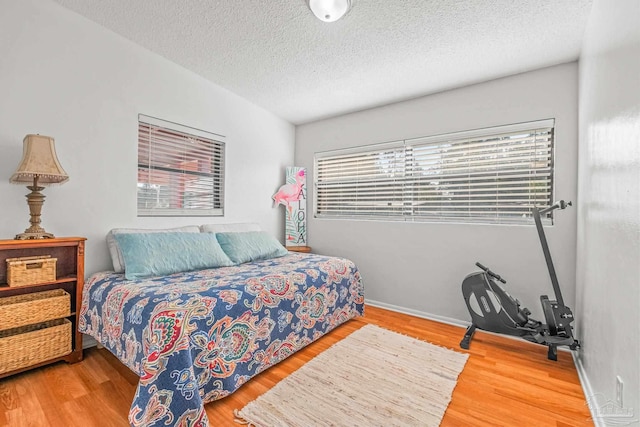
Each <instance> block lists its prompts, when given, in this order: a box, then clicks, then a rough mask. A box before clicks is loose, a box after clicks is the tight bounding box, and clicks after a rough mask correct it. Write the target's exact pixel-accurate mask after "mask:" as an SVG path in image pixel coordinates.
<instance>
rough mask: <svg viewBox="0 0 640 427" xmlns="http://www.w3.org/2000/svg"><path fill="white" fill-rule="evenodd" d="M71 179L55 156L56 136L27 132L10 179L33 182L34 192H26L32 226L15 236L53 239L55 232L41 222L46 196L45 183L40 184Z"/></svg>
mask: <svg viewBox="0 0 640 427" xmlns="http://www.w3.org/2000/svg"><path fill="white" fill-rule="evenodd" d="M68 180H69V176H68V175H67V173H66V172H65V171H64V169H62V166H60V162H59V161H58V157H57V156H56V148H55V145H54V141H53V138H51V137H50V136H43V135H27V136H25V137H24V141H23V152H22V161H21V162H20V165H19V166H18V169H17V170H16V171H15V173H14V174H13V175H12V176H11V178H10V179H9V182H11V183H13V184H20V183H25V182H26V183H31V184H33V185H28V186H27V188H28V189H29V190H31V193H29V194H27V204H28V205H29V213H30V215H31V220H30V221H31V227H29V228H27V229H26V230H25V231H24V233H20V234H18V235H17V236H16V239H18V240H25V239H52V238H53V237H54V236H53V234H51V233H47V232H46V231H45V229H44V228H42V227H41V226H40V213H41V211H42V205H43V204H44V198H45V196H44V194H42V193H41V192H40V191H42V190H44V187H41V186H39V184H62V183H64V182H67V181H68Z"/></svg>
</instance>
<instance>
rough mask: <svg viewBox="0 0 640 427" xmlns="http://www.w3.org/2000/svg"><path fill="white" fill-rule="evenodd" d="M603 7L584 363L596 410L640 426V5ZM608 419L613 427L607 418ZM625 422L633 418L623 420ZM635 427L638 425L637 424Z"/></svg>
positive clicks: (582, 188) (590, 166)
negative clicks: (616, 406)
mask: <svg viewBox="0 0 640 427" xmlns="http://www.w3.org/2000/svg"><path fill="white" fill-rule="evenodd" d="M610 3H611V2H609V1H606V0H595V1H594V4H593V9H592V12H591V17H590V21H589V24H588V27H587V31H586V35H585V42H584V45H583V51H582V56H581V59H580V128H579V129H580V145H579V152H580V157H579V191H578V200H579V201H580V203H579V205H578V241H577V274H576V276H577V281H578V284H579V285H578V296H577V297H578V310H577V316H578V318H579V319H580V325H581V327H580V329H579V331H578V332H579V338H580V339H581V340H582V343H583V347H582V349H581V351H580V355H579V357H580V361H581V364H582V366H583V367H584V369H585V371H586V373H587V377H588V379H589V382H590V384H591V387H592V389H593V393H594V394H595V396H594V397H592V400H593V403H594V406H595V407H596V408H601V407H602V408H603V407H604V405H605V404H606V403H607V402H615V398H616V393H615V385H616V381H615V378H616V375H620V376H621V377H622V379H623V381H624V396H623V397H624V399H623V400H624V402H623V403H624V408H625V409H629V410H631V411H632V412H633V417H632V418H634V419H635V422H634V423H631V424H632V425H636V426H637V425H640V422H638V420H639V419H640V315H639V314H638V312H639V311H640V2H638V1H637V0H619V1H616V2H615V7H611V4H610ZM601 421H605V422H606V421H607V420H606V418H603V419H602V420H601ZM618 421H625V420H618ZM631 424H630V425H631Z"/></svg>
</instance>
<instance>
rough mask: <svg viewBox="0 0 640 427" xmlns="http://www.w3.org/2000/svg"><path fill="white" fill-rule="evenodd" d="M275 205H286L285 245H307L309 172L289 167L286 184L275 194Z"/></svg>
mask: <svg viewBox="0 0 640 427" xmlns="http://www.w3.org/2000/svg"><path fill="white" fill-rule="evenodd" d="M272 198H273V206H274V207H275V206H278V205H283V206H284V207H285V246H307V173H306V171H305V168H299V167H295V166H292V167H288V168H287V170H286V179H285V184H284V185H282V186H280V188H279V189H278V191H277V192H276V194H274V195H273V197H272Z"/></svg>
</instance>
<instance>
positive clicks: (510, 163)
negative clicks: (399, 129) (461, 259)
mask: <svg viewBox="0 0 640 427" xmlns="http://www.w3.org/2000/svg"><path fill="white" fill-rule="evenodd" d="M553 126H554V120H552V119H551V120H542V121H537V122H529V123H520V124H516V125H508V126H500V127H494V128H487V129H479V130H474V131H467V132H458V133H452V134H446V135H438V136H431V137H424V138H416V139H411V140H406V141H397V142H392V143H386V144H378V145H370V146H368V147H359V148H354V149H348V150H339V151H333V152H325V153H316V156H315V165H314V166H315V168H314V174H315V176H314V178H315V179H314V184H315V191H314V207H315V216H316V217H318V218H333V217H342V218H363V219H399V220H405V221H407V220H408V221H414V220H415V221H456V222H482V223H525V222H528V219H527V217H528V216H529V215H530V213H531V209H532V207H533V206H534V205H535V206H538V207H544V206H549V205H551V203H552V198H553V194H552V193H553V191H552V189H553ZM549 220H550V217H549V218H547V221H549Z"/></svg>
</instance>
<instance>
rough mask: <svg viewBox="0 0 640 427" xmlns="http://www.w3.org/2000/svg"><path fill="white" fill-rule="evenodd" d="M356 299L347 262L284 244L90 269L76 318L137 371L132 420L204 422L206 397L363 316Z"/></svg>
mask: <svg viewBox="0 0 640 427" xmlns="http://www.w3.org/2000/svg"><path fill="white" fill-rule="evenodd" d="M363 303H364V292H363V286H362V281H361V278H360V274H359V272H358V269H357V268H356V266H355V265H354V264H353V262H351V261H349V260H347V259H344V258H336V257H327V256H321V255H315V254H302V253H288V252H287V253H286V255H284V256H278V257H275V258H270V259H264V260H258V261H252V262H246V263H239V264H238V265H234V266H228V267H219V268H207V269H201V270H197V271H187V272H177V273H174V274H167V275H163V276H157V277H147V278H140V279H134V280H129V279H127V277H126V276H125V274H123V273H115V272H101V273H96V274H94V275H93V276H92V277H90V279H89V280H87V282H86V284H85V288H84V291H83V296H82V307H81V310H80V315H79V322H78V326H79V330H80V332H82V333H85V334H88V335H90V336H92V337H94V338H95V339H96V341H97V342H98V343H100V344H101V345H102V346H104V347H105V348H107V349H108V350H109V351H111V352H112V353H113V354H114V355H115V356H116V357H117V358H118V359H119V360H121V361H122V363H124V364H125V365H126V366H127V367H129V368H130V369H131V370H132V371H133V372H135V373H136V374H137V375H138V376H139V377H140V380H139V383H138V387H137V390H136V394H135V397H134V400H133V402H132V404H131V409H130V412H129V422H130V424H131V425H132V426H154V425H157V426H160V425H163V426H166V425H176V426H200V425H202V426H206V425H208V420H207V416H206V413H205V410H204V408H203V405H204V404H205V403H207V402H210V401H213V400H217V399H221V398H223V397H225V396H228V395H229V394H231V393H233V392H234V391H235V390H237V389H238V388H239V387H240V386H242V385H243V384H244V383H246V382H247V381H248V380H249V379H250V378H252V377H253V376H255V375H257V374H258V373H260V372H262V371H264V370H265V369H267V368H269V367H270V366H273V365H275V364H276V363H278V362H280V361H282V360H283V359H285V358H286V357H288V356H289V355H291V354H293V353H295V352H296V351H298V350H299V349H301V348H302V347H304V346H306V345H308V344H309V343H311V342H313V341H314V340H317V339H318V338H320V337H321V336H323V335H324V334H326V333H327V332H329V331H331V330H332V329H334V328H335V327H337V326H338V325H340V324H342V323H344V322H346V321H347V320H349V319H351V318H353V317H356V316H358V315H362V314H363V309H364V305H363ZM214 425H215V423H214Z"/></svg>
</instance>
